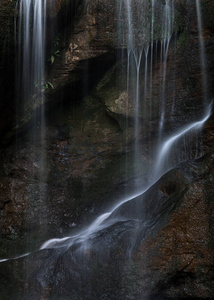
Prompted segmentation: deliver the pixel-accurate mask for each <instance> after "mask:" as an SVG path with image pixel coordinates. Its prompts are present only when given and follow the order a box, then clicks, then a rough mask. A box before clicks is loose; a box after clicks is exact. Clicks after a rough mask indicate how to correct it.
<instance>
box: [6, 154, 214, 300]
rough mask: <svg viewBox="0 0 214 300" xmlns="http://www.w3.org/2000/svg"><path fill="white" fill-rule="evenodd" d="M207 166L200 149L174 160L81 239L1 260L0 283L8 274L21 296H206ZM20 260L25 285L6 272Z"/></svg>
mask: <svg viewBox="0 0 214 300" xmlns="http://www.w3.org/2000/svg"><path fill="white" fill-rule="evenodd" d="M213 164H214V159H213V155H207V156H206V157H204V158H202V159H199V160H197V161H189V162H187V163H183V164H181V165H179V166H178V167H177V168H176V169H174V170H172V171H170V172H169V173H167V174H165V175H164V176H163V177H162V178H161V179H160V180H159V181H158V182H157V183H156V184H155V185H154V186H152V187H151V188H150V189H149V190H148V191H146V192H145V193H144V194H143V195H141V196H138V197H137V198H135V199H133V200H130V201H128V202H126V203H125V204H123V205H122V206H121V207H119V208H118V209H116V210H115V211H114V213H113V214H112V215H111V216H110V218H114V219H115V218H116V217H117V218H118V220H120V221H118V222H116V223H115V224H113V225H111V226H110V227H107V228H106V229H103V230H101V231H100V232H97V233H94V234H92V235H91V236H88V240H87V241H85V242H78V241H77V242H76V243H74V244H72V243H71V242H70V243H69V240H67V241H65V242H61V247H59V248H58V249H49V250H48V249H47V250H42V251H40V252H36V253H32V254H31V255H30V256H28V257H26V258H20V259H18V260H15V261H9V262H4V263H2V264H1V265H0V272H1V278H2V280H1V284H2V285H4V283H6V280H8V278H9V279H10V281H11V282H13V285H14V290H13V291H14V294H16V296H17V291H20V293H21V294H22V295H25V296H24V297H25V299H43V298H42V297H46V298H45V299H55V298H57V299H64V298H65V299H66V297H67V298H68V299H81V298H83V299H141V297H142V295H143V297H145V298H148V299H150V298H151V297H154V296H155V295H156V294H157V295H158V296H159V297H170V298H176V299H177V298H186V297H191V298H197V299H199V298H200V299H201V298H205V299H212V298H213V295H214V290H213V283H212V280H213V275H214V274H213V262H214V260H213V259H214V257H213V255H214V254H213V253H214V252H213V250H214V249H213V236H214V235H213V226H212V224H213V210H214V206H213V201H212V200H213V196H214V191H213V180H214V179H213V178H214V174H213V166H214V165H213ZM44 262H45V267H44ZM21 266H23V267H24V270H28V273H27V274H24V273H23V274H21V277H22V276H24V278H25V280H24V282H25V287H23V286H22V285H20V280H19V279H20V278H19V277H16V278H15V276H14V274H15V271H14V272H13V273H12V274H11V273H8V272H9V270H10V269H12V268H13V270H16V269H21V268H22V267H21ZM5 270H8V271H7V272H6V273H4V271H5ZM25 276H26V277H25ZM22 278H23V277H22ZM18 286H19V288H18V289H17V290H16V288H17V287H18ZM13 291H12V290H11V291H10V293H11V294H10V299H15V298H14V294H13ZM3 295H4V293H3ZM5 295H6V294H5ZM8 295H9V294H8ZM63 297H64V298H63ZM5 299H7V298H5Z"/></svg>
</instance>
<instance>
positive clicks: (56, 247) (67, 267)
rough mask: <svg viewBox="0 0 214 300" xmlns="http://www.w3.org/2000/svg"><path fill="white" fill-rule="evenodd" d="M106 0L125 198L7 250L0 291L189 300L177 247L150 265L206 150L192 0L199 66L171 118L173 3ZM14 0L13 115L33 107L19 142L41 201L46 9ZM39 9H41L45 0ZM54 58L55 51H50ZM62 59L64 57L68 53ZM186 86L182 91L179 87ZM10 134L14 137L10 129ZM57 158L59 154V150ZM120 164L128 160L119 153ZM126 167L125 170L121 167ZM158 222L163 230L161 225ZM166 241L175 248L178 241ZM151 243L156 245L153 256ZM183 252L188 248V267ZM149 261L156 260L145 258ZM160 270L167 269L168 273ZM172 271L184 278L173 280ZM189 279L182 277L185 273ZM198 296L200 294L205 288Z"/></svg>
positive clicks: (205, 95)
mask: <svg viewBox="0 0 214 300" xmlns="http://www.w3.org/2000/svg"><path fill="white" fill-rule="evenodd" d="M47 2H48V1H47ZM65 2H66V1H65ZM77 2H78V1H77ZM85 2H87V3H84V4H82V3H81V5H83V6H82V7H86V11H87V13H89V12H90V5H92V4H91V1H85ZM98 2H99V1H98ZM115 2H117V3H116V4H115V9H117V13H116V15H117V26H116V27H117V34H116V36H117V46H116V47H115V48H116V50H115V52H116V57H117V61H116V63H115V66H114V67H113V68H112V69H111V72H113V71H112V70H115V69H118V70H119V72H120V73H119V75H118V78H119V80H118V79H117V86H116V89H118V90H120V91H121V90H122V92H121V94H120V96H119V97H118V98H117V99H116V100H115V103H116V104H115V105H117V106H118V107H117V108H118V110H119V113H118V114H120V116H122V117H121V120H122V121H121V120H120V121H119V123H120V126H121V128H122V130H123V132H125V133H126V136H125V138H124V140H125V141H126V146H125V148H126V151H127V153H128V152H129V151H132V152H133V160H132V164H133V170H134V171H133V173H134V175H133V176H132V181H133V182H134V183H133V186H134V193H132V195H131V196H130V193H127V195H128V196H127V197H123V198H122V200H120V201H118V202H117V203H116V204H114V205H112V206H111V207H110V208H109V209H107V210H105V211H102V213H101V214H100V215H99V216H98V217H97V218H95V219H94V221H93V222H91V223H89V224H88V225H84V228H82V229H80V230H79V231H78V230H76V232H75V233H71V234H67V233H66V235H64V236H62V235H61V236H57V235H56V237H55V238H52V237H51V238H50V239H48V240H43V241H42V239H41V243H40V247H38V248H37V249H34V250H33V251H29V252H26V253H22V254H18V255H17V256H13V257H2V258H1V260H0V263H1V264H0V268H1V269H2V270H6V274H7V275H6V277H5V278H6V279H7V278H12V279H13V278H14V282H15V284H14V286H15V289H17V291H14V290H13V288H12V283H11V285H10V286H11V288H12V290H13V291H12V290H11V291H8V293H6V292H5V293H2V295H3V297H4V298H2V299H5V300H6V299H14V300H15V299H16V300H18V299H26V300H30V299H32V300H34V299H35V300H38V299H41V300H46V299H47V300H48V299H58V300H66V299H72V300H80V299H91V300H92V299H93V300H96V299H97V300H98V299H121V300H122V299H153V298H154V299H159V298H158V297H160V299H163V298H162V297H167V298H185V297H192V299H194V298H197V297H196V294H194V295H193V296H191V292H192V290H191V288H192V287H191V288H189V286H186V285H185V284H186V282H185V283H184V281H185V278H184V276H187V275H188V274H189V273H190V271H189V273H188V271H187V273H188V274H184V273H185V272H184V271H183V269H182V262H181V261H182V260H181V259H180V258H179V259H180V260H179V259H177V257H178V256H179V255H177V254H176V255H177V256H176V255H174V252H172V250H170V251H169V252H170V256H167V259H166V260H168V261H169V263H171V265H170V267H169V270H168V269H167V268H168V267H166V266H165V265H164V264H166V260H165V262H164V263H163V261H160V263H159V259H160V257H161V255H162V254H163V253H165V252H164V251H165V250H164V249H166V252H167V251H168V249H169V248H167V247H170V245H171V244H170V243H172V240H173V241H174V240H176V237H173V236H172V235H173V234H174V236H176V229H175V231H173V234H172V235H170V234H171V233H170V234H169V235H168V240H167V242H166V244H165V245H163V244H161V237H162V238H163V240H164V234H165V231H167V228H168V227H170V225H168V223H167V222H170V221H169V220H171V219H170V218H172V220H174V219H175V218H176V212H177V211H179V209H180V207H183V206H182V205H183V202H182V201H183V198H185V197H187V196H186V195H189V194H191V195H192V194H194V193H195V190H194V186H195V185H196V175H195V174H196V173H197V170H198V169H199V165H200V166H201V165H202V164H203V159H202V158H201V157H203V156H204V155H205V154H206V147H205V146H204V144H203V138H202V130H203V127H204V125H205V124H206V122H207V121H209V119H210V117H211V116H212V103H211V99H209V94H210V93H209V91H208V83H207V74H206V73H207V68H206V51H205V46H204V42H203V37H202V34H203V32H202V31H203V20H202V15H201V7H200V3H199V2H200V1H198V0H196V1H193V2H192V3H191V9H193V11H194V14H195V15H196V16H197V20H196V23H197V33H198V43H197V46H198V54H199V55H198V60H199V61H200V63H199V65H200V72H199V71H198V72H199V73H200V74H201V75H200V80H201V81H200V88H201V91H200V93H201V101H200V109H198V108H195V107H194V105H193V104H191V105H190V108H189V109H192V110H193V113H192V114H191V113H189V115H188V117H185V116H183V119H182V120H181V121H179V122H178V121H176V120H175V119H176V118H177V114H178V115H179V114H180V112H179V113H176V107H177V106H176V105H177V103H176V100H179V101H180V99H179V96H178V93H179V92H178V89H179V87H177V86H176V84H177V85H178V86H179V84H180V82H178V79H177V77H176V76H177V74H176V68H175V67H174V69H173V68H172V69H170V71H169V68H170V66H169V64H175V62H176V59H177V58H176V56H177V53H176V52H179V50H177V49H178V48H179V47H180V48H181V47H182V45H181V44H182V42H183V39H184V36H185V34H186V33H185V30H183V31H182V30H181V29H180V27H179V28H178V25H177V23H178V19H179V18H178V15H177V12H176V2H177V1H173V0H172V1H170V0H166V1H159V0H136V1H131V0H118V1H115ZM17 5H18V7H17V10H19V12H20V15H19V17H18V26H17V28H16V32H17V34H18V44H19V49H18V51H17V66H18V67H17V78H18V81H17V98H18V99H17V116H18V117H17V118H19V114H20V115H21V116H22V113H20V111H23V110H24V111H26V110H28V106H31V107H33V109H32V110H31V113H32V115H31V119H32V120H33V125H32V128H34V129H33V130H32V131H31V133H30V134H29V133H28V134H27V142H29V143H30V142H32V144H33V145H34V146H35V149H36V150H35V151H34V153H33V156H34V157H35V162H34V167H35V168H37V169H38V170H39V171H38V172H37V175H36V176H37V177H36V179H37V180H38V186H37V188H36V189H35V190H34V194H35V198H37V196H38V194H41V195H42V197H41V198H42V199H43V201H45V198H46V196H47V190H48V188H47V185H48V175H47V174H48V173H47V168H48V166H47V162H46V159H47V153H46V152H45V149H46V148H47V145H46V140H47V139H46V136H47V132H46V114H45V103H46V89H48V88H53V89H54V86H53V85H52V83H51V82H49V81H47V80H46V79H45V78H46V69H45V66H46V63H47V62H46V61H47V58H46V56H47V55H46V40H47V33H46V32H47V31H48V30H50V28H47V24H46V11H47V10H48V9H47V7H46V1H45V0H43V1H42V0H21V1H19V3H18V4H17ZM99 5H100V6H99V7H98V8H97V13H98V14H99V10H102V5H104V4H102V1H101V4H99ZM77 6H78V4H77ZM48 8H49V9H50V4H49V5H48ZM76 9H77V8H76ZM95 19H96V18H94V19H93V20H95ZM93 22H96V20H95V21H93ZM93 22H92V23H93ZM176 22H177V23H176ZM76 24H77V22H76V23H75V22H74V23H72V22H71V24H70V25H72V26H76ZM93 26H95V25H94V23H93ZM54 30H55V29H54ZM66 30H68V29H66ZM106 30H107V29H106ZM71 32H72V30H71ZM79 32H81V31H80V30H79ZM79 32H78V33H79ZM92 32H93V30H92ZM87 34H88V32H87ZM91 35H92V33H91ZM87 36H90V34H88V35H87ZM95 40H96V39H95ZM78 41H79V42H81V43H83V42H82V40H81V39H78V38H77V39H76V40H75V42H74V43H73V44H72V47H73V48H77V49H78V45H77V43H78ZM96 42H97V41H96ZM179 43H180V44H179ZM89 44H90V43H88V47H90V45H89ZM70 48H71V47H70ZM92 48H93V47H92ZM92 48H90V49H88V52H90V51H92V50H91V49H92ZM89 50H90V51H89ZM57 53H58V52H57ZM86 53H87V51H86ZM178 54H179V53H178ZM84 55H85V54H84ZM55 59H56V57H54V58H53V60H55ZM66 59H67V60H68V57H66ZM75 59H76V58H75ZM75 59H74V60H75ZM179 59H181V57H179ZM76 60H78V59H76ZM52 63H53V61H52ZM66 68H68V65H66ZM92 72H93V70H92ZM170 72H171V73H170ZM83 73H84V85H85V86H86V85H87V86H88V84H87V82H86V80H87V78H85V77H86V76H88V77H90V73H89V74H88V69H87V70H86V71H84V72H83ZM83 73H82V74H83ZM82 76H83V75H82ZM170 76H171V77H170ZM106 78H107V77H105V78H104V80H103V81H102V82H101V83H98V86H102V85H104V84H105V81H107V79H106ZM120 79H121V82H120ZM176 80H177V81H176ZM103 82H104V83H103ZM118 82H119V83H118ZM169 85H170V92H169ZM95 89H96V88H95ZM97 90H98V88H97ZM186 94H187V92H186V91H185V92H184V93H183V94H182V95H186ZM109 95H110V93H109ZM116 101H117V102H116ZM105 106H106V107H108V111H110V110H111V107H110V105H109V106H108V99H107V100H106V103H105ZM181 106H182V105H181ZM187 106H188V105H187ZM185 109H186V108H185ZM185 109H184V110H183V111H185ZM180 110H181V111H182V109H180ZM186 110H187V109H186ZM115 111H116V109H115V108H114V109H112V111H111V112H110V115H111V116H115V115H116V114H117V112H115ZM183 111H182V113H183ZM17 140H18V141H20V139H18V137H17ZM17 143H18V142H17ZM130 144H131V146H130ZM18 146H20V145H17V147H18ZM130 149H131V150H130ZM61 156H62V157H63V154H61ZM205 157H206V158H205V159H204V160H207V161H208V160H209V158H210V156H209V155H208V156H205ZM197 159H198V160H197ZM197 161H198V164H197ZM66 163H67V162H66ZM125 164H126V165H128V164H129V160H128V159H126V162H125ZM49 168H50V166H49ZM201 168H202V169H203V170H202V171H198V172H201V173H200V176H201V177H203V176H204V177H206V176H207V175H206V174H207V173H206V170H205V169H206V168H203V167H201ZM125 172H128V171H127V169H126V170H125ZM194 172H195V173H194ZM32 176H33V175H32ZM127 178H128V175H127ZM127 182H128V180H127ZM188 193H189V194H188ZM189 197H190V198H191V196H189ZM40 201H41V200H40ZM173 218H174V219H173ZM181 219H182V217H181ZM38 222H39V220H38ZM71 223H72V221H71ZM74 225H75V224H74ZM162 229H163V234H161V233H160V232H161V230H162ZM45 230H46V229H45V228H44V231H45ZM164 230H165V231H164ZM153 239H155V241H158V242H159V244H158V243H157V244H156V242H153V244H152V242H151V241H152V240H153ZM168 241H169V242H168ZM173 245H174V244H173ZM164 247H166V248H164ZM173 247H174V248H173V249H174V251H175V253H177V252H176V251H177V250H176V249H177V248H179V242H178V244H176V246H173ZM175 248H176V249H175ZM157 249H158V250H157ZM170 249H171V248H170ZM155 251H156V252H158V251H159V252H158V255H157V256H155V253H156V252H155ZM189 255H190V256H191V255H192V254H191V253H190V254H189ZM153 256H154V259H153ZM181 256H182V255H181ZM173 259H175V260H173ZM185 259H186V258H185ZM185 259H184V260H185ZM191 260H193V258H192V256H191V257H190V263H188V267H189V265H191ZM155 261H156V263H157V264H159V265H160V268H157V266H155V264H154V265H153V263H154V262H155ZM188 267H186V268H188ZM2 272H3V271H2ZM13 272H14V273H16V274H15V275H14V276H13V274H11V273H13ZM165 272H166V273H167V272H168V273H167V275H165ZM181 273H182V274H181ZM199 273H200V272H199ZM17 274H18V275H17ZM179 274H180V275H181V277H182V276H183V277H182V278H184V279H181V282H180V281H179V280H180V278H178V277H179ZM176 276H177V277H176ZM15 277H16V278H15ZM17 277H21V278H18V279H17ZM175 278H176V279H175ZM191 278H192V277H191V276H190V277H188V280H191ZM176 280H177V281H176ZM182 280H183V281H182ZM188 280H187V281H188ZM192 280H193V279H192ZM197 280H198V279H197ZM197 280H196V281H197ZM176 282H177V283H176ZM176 284H177V285H176ZM179 284H180V285H179ZM194 284H195V283H194ZM194 284H193V286H195V285H194ZM179 286H182V291H180V290H179ZM190 286H191V284H190ZM168 287H169V288H168ZM195 290H197V289H195ZM0 293H1V292H0ZM196 293H197V291H196ZM4 295H7V296H4ZM8 295H9V296H8ZM8 297H9V298H8ZM16 297H17V298H16ZM202 298H207V299H209V297H208V296H207V297H204V296H203V297H202Z"/></svg>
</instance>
